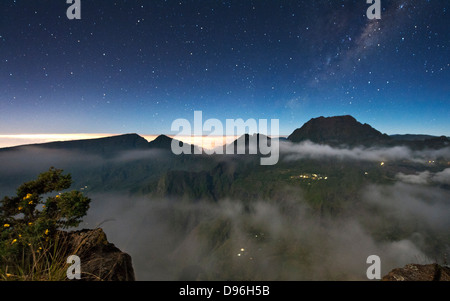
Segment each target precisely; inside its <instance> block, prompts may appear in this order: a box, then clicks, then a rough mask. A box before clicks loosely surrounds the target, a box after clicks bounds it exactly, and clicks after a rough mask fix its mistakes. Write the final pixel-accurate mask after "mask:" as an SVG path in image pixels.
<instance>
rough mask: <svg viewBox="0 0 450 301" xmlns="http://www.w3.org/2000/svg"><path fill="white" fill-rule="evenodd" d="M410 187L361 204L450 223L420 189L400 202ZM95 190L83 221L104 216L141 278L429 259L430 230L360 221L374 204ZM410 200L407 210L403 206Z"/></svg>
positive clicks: (347, 268) (320, 270) (318, 275)
mask: <svg viewBox="0 0 450 301" xmlns="http://www.w3.org/2000/svg"><path fill="white" fill-rule="evenodd" d="M403 188H404V189H401V190H400V191H399V192H398V193H396V191H395V189H393V190H392V191H389V192H388V195H389V197H392V198H393V199H392V200H391V202H393V204H390V202H389V201H387V200H386V201H384V200H385V198H386V194H383V193H381V191H385V190H386V187H376V186H373V187H372V188H371V190H370V191H369V192H368V193H367V194H366V195H365V196H364V202H367V203H369V204H372V205H373V204H376V205H377V206H380V208H385V209H392V208H394V209H396V210H394V211H393V212H391V213H390V214H389V218H391V219H392V220H397V221H399V220H400V221H401V220H404V219H410V218H411V217H412V216H414V217H416V218H419V219H425V221H426V223H430V224H431V223H434V224H436V223H437V221H435V219H440V220H441V221H440V222H441V224H440V225H438V226H436V227H437V228H436V229H442V227H444V226H445V225H446V224H445V222H443V220H444V221H445V216H448V213H449V211H448V207H447V205H445V204H440V205H438V206H436V207H433V206H429V205H427V204H425V203H422V202H421V201H420V202H419V201H418V200H417V199H416V198H415V194H411V195H414V197H411V198H408V199H407V200H405V201H403V202H401V203H400V201H399V200H401V198H399V197H400V195H401V194H402V193H403V192H404V191H405V190H407V189H406V188H405V187H403ZM438 194H439V193H438ZM91 197H92V199H93V203H92V208H91V209H90V211H89V213H88V216H87V218H86V223H85V224H84V225H83V226H85V227H95V226H96V225H99V224H100V226H101V227H102V228H103V229H104V230H105V232H106V233H107V235H108V239H109V240H110V241H111V242H114V243H115V244H116V245H117V246H118V247H119V248H121V249H122V250H123V251H125V252H128V253H129V254H130V255H131V256H132V258H133V263H134V267H135V272H136V275H137V278H138V279H139V280H194V279H201V280H367V278H366V270H367V268H368V265H367V264H366V259H367V257H368V256H369V255H378V256H380V258H381V259H382V273H383V274H387V272H389V271H390V270H391V269H393V268H396V267H401V266H404V265H406V264H408V263H412V262H417V261H418V260H419V261H420V262H419V263H428V262H431V260H429V259H428V256H427V254H426V253H425V252H424V251H423V249H424V248H423V247H424V246H423V245H422V244H424V243H423V242H421V241H420V239H419V238H420V237H424V236H426V235H427V234H426V233H421V232H420V231H413V232H411V233H409V234H407V235H405V236H404V237H401V238H399V239H394V240H389V239H386V238H384V239H380V238H379V237H377V235H376V234H374V232H373V231H374V228H383V227H384V224H385V220H383V219H382V218H379V219H377V218H375V219H374V221H373V222H372V223H371V224H370V225H371V227H368V226H367V225H364V223H362V222H361V221H362V220H366V219H370V218H371V212H369V211H361V212H359V213H358V214H355V215H354V216H347V217H346V218H324V217H317V216H316V215H313V214H311V211H310V209H309V206H308V205H307V203H306V202H304V201H300V202H299V199H298V198H297V199H296V200H295V201H294V200H292V199H291V200H290V199H286V198H285V199H284V200H283V201H277V202H274V201H255V202H252V203H246V202H243V201H240V200H219V201H218V202H217V203H210V202H196V203H192V202H181V201H175V200H168V199H146V198H134V197H130V196H127V195H122V196H120V195H108V194H96V195H92V196H91ZM396 198H399V200H397V199H396ZM439 198H440V200H442V197H439ZM392 206H394V207H392ZM403 206H409V208H410V209H408V210H406V211H404V212H403V213H401V212H400V211H401V210H403ZM446 214H447V215H446ZM103 221H106V222H104V223H102V222H103ZM447 224H448V223H447ZM377 231H378V230H377ZM375 232H376V231H375ZM376 233H378V232H376Z"/></svg>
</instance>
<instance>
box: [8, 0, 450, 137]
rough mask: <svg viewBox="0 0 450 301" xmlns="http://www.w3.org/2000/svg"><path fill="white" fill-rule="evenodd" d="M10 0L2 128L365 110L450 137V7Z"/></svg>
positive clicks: (53, 129)
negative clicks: (77, 12)
mask: <svg viewBox="0 0 450 301" xmlns="http://www.w3.org/2000/svg"><path fill="white" fill-rule="evenodd" d="M81 4H82V7H81V20H68V19H67V17H66V10H67V8H68V7H69V4H66V1H65V0H51V1H49V0H47V1H44V0H35V1H30V0H15V1H13V0H2V1H1V3H0V112H1V115H0V116H1V119H0V134H3V135H7V134H24V133H36V134H42V133H115V134H121V133H139V134H148V135H150V134H161V133H165V134H171V133H172V134H175V133H173V132H171V131H170V127H171V124H172V121H173V120H174V119H176V118H186V119H189V120H192V119H193V116H194V110H201V111H203V118H204V119H207V118H218V119H220V120H223V121H224V120H225V119H226V118H231V119H237V118H243V119H244V120H246V119H249V118H255V119H260V118H263V119H272V118H276V119H280V131H281V132H280V134H282V135H289V134H290V133H291V132H292V131H293V130H294V129H296V128H298V127H300V126H302V125H303V123H304V122H306V121H308V120H309V119H311V118H314V117H318V116H334V115H344V114H350V115H353V116H354V117H355V118H356V119H358V120H359V121H361V122H363V123H369V124H370V125H372V126H373V127H375V128H376V129H378V130H380V131H382V132H383V133H388V134H397V133H402V134H404V133H417V134H419V133H420V134H434V135H450V114H449V113H450V84H449V83H450V18H449V9H450V2H449V1H447V0H428V1H427V0H412V1H411V0H409V1H406V0H405V1H397V0H391V1H389V0H381V5H382V15H381V17H382V19H381V20H368V19H367V17H366V10H367V8H368V7H369V4H366V1H365V0H332V1H325V0H314V1H313V0H308V1H300V0H297V1H282V0H254V1H251V0H236V1H215V0H197V1H194V0H192V1H185V0H179V1H173V0H167V1H161V0H146V1H140V0H121V1H113V0H81Z"/></svg>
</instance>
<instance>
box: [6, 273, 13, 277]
mask: <svg viewBox="0 0 450 301" xmlns="http://www.w3.org/2000/svg"><path fill="white" fill-rule="evenodd" d="M12 276H14V275H13V274H9V273H6V277H12Z"/></svg>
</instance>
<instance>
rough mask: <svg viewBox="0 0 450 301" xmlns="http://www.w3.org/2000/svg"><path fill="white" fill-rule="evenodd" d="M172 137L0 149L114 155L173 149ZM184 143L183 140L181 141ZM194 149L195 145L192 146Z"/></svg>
mask: <svg viewBox="0 0 450 301" xmlns="http://www.w3.org/2000/svg"><path fill="white" fill-rule="evenodd" d="M172 140H173V139H172V138H170V137H168V136H165V135H160V136H158V137H157V138H156V139H155V140H153V141H150V142H148V141H147V140H146V139H145V138H143V137H141V136H139V135H138V134H125V135H118V136H111V137H104V138H96V139H83V140H71V141H57V142H48V143H41V144H30V145H21V146H16V147H8V148H3V149H0V151H16V150H20V149H27V148H31V147H39V148H44V149H52V150H66V151H78V152H82V153H90V154H97V155H101V156H112V155H115V154H117V153H119V152H122V151H130V150H146V149H162V150H167V151H171V145H172ZM179 143H180V145H183V142H181V141H180V142H179ZM191 149H192V150H193V149H194V146H191Z"/></svg>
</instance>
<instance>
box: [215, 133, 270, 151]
mask: <svg viewBox="0 0 450 301" xmlns="http://www.w3.org/2000/svg"><path fill="white" fill-rule="evenodd" d="M261 137H265V138H266V139H267V142H266V143H265V145H268V146H270V145H271V141H272V139H271V138H270V137H268V136H266V135H263V134H253V135H249V134H244V135H242V136H240V137H239V138H238V139H236V140H234V141H233V142H232V143H230V144H228V145H224V153H226V149H229V150H231V151H229V152H230V153H233V154H238V150H239V151H240V152H244V151H245V154H260V147H259V140H260V138H261Z"/></svg>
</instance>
